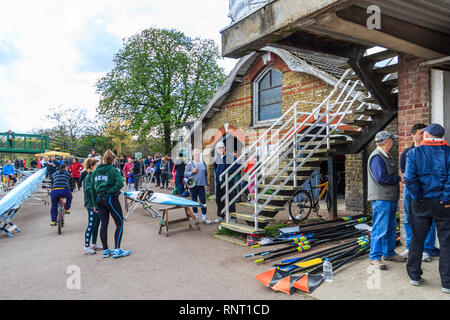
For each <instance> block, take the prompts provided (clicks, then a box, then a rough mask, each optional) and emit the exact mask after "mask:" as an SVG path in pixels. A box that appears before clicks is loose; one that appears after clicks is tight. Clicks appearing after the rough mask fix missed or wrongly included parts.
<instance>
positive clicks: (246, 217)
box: [230, 212, 275, 223]
mask: <svg viewBox="0 0 450 320" xmlns="http://www.w3.org/2000/svg"><path fill="white" fill-rule="evenodd" d="M230 215H231V216H232V217H233V218H236V219H241V220H245V221H252V222H253V221H255V218H254V217H253V214H248V213H237V212H231V213H230ZM272 221H275V218H271V217H266V216H262V215H258V222H266V223H268V222H272Z"/></svg>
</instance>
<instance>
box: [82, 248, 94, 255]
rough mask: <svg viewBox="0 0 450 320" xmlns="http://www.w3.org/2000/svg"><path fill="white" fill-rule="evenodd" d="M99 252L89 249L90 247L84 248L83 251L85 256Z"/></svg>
mask: <svg viewBox="0 0 450 320" xmlns="http://www.w3.org/2000/svg"><path fill="white" fill-rule="evenodd" d="M96 253H97V252H95V250H94V249H92V248H89V247H84V249H83V254H84V255H85V256H86V255H89V254H96Z"/></svg>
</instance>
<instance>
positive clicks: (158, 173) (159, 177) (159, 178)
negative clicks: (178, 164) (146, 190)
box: [154, 171, 161, 186]
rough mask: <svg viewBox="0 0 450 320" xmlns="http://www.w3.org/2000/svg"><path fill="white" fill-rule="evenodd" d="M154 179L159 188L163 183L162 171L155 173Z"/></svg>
mask: <svg viewBox="0 0 450 320" xmlns="http://www.w3.org/2000/svg"><path fill="white" fill-rule="evenodd" d="M154 178H155V179H156V185H157V186H159V184H160V183H161V171H157V172H155V174H154Z"/></svg>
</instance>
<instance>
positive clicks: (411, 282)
mask: <svg viewBox="0 0 450 320" xmlns="http://www.w3.org/2000/svg"><path fill="white" fill-rule="evenodd" d="M409 284H410V285H412V286H416V287H418V286H420V285H421V283H420V280H419V281H417V280H409Z"/></svg>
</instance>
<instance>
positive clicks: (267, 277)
mask: <svg viewBox="0 0 450 320" xmlns="http://www.w3.org/2000/svg"><path fill="white" fill-rule="evenodd" d="M288 275H289V272H287V271H283V270H278V269H275V268H273V269H270V270H269V271H266V272H263V273H260V274H258V275H256V276H255V278H256V279H257V280H258V281H259V282H261V283H262V284H263V285H264V286H266V287H272V286H273V285H275V284H276V283H278V281H280V280H281V279H283V278H284V277H286V276H288Z"/></svg>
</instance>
